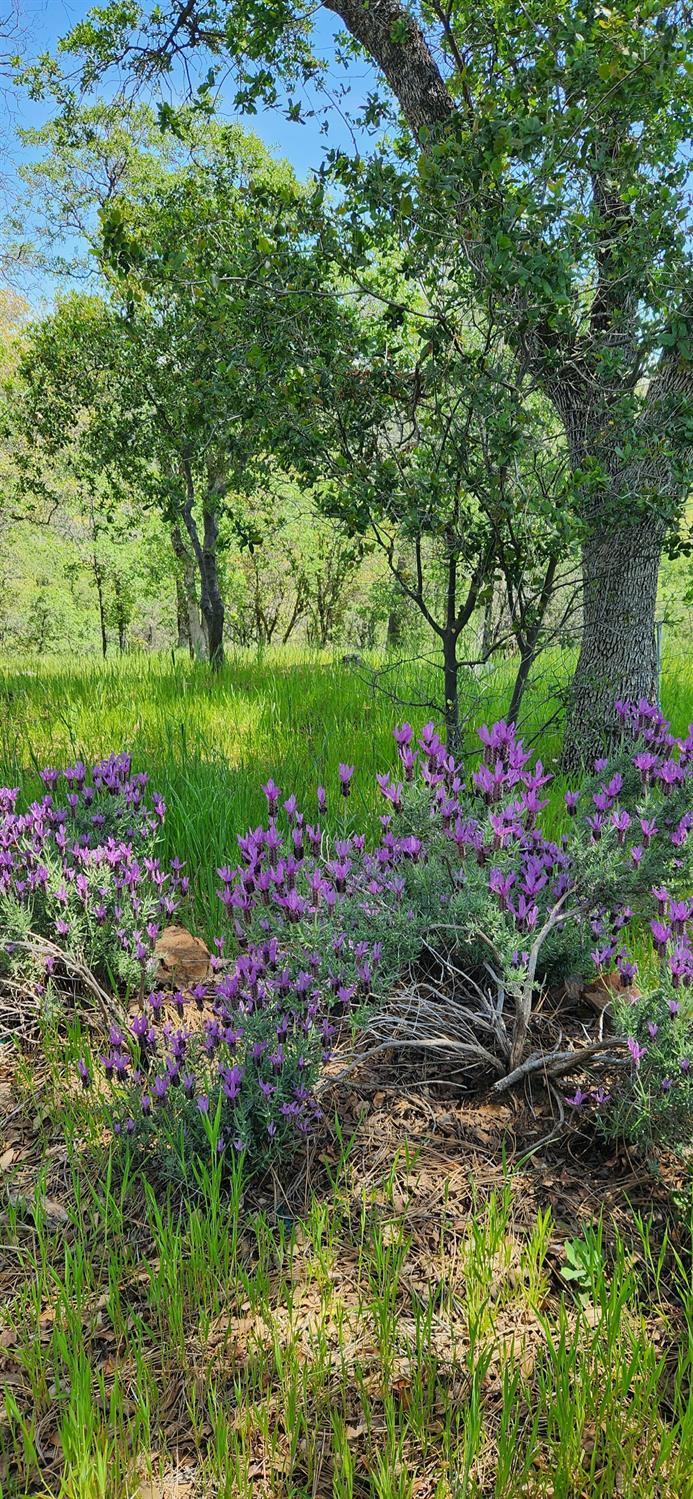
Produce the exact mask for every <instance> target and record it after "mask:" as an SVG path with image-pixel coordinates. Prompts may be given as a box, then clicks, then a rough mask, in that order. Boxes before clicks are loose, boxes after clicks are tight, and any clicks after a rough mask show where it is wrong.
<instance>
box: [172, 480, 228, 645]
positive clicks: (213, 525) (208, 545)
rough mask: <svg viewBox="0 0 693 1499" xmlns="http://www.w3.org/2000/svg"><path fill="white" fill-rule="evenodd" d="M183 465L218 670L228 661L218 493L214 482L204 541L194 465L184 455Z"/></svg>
mask: <svg viewBox="0 0 693 1499" xmlns="http://www.w3.org/2000/svg"><path fill="white" fill-rule="evenodd" d="M182 468H183V477H184V479H185V503H184V505H183V510H182V515H183V520H184V521H185V529H186V531H187V533H188V536H189V538H190V544H191V546H192V549H193V552H194V553H195V561H196V563H197V568H198V572H199V575H200V610H201V612H202V618H203V620H204V623H205V630H206V634H207V649H208V651H209V660H210V664H211V666H212V667H213V668H214V670H215V671H218V670H219V668H220V667H221V666H222V665H223V661H224V601H223V599H222V596H221V589H220V587H219V568H218V561H217V540H218V535H219V522H218V518H217V512H216V504H215V495H214V492H213V486H211V485H210V488H209V489H208V490H207V492H206V494H205V496H204V499H203V501H202V524H203V534H202V541H200V533H199V531H198V529H197V522H196V520H195V515H194V509H193V507H194V504H195V484H194V479H193V473H192V468H191V466H190V463H189V461H188V460H187V459H186V458H183V462H182Z"/></svg>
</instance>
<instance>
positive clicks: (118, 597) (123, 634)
mask: <svg viewBox="0 0 693 1499" xmlns="http://www.w3.org/2000/svg"><path fill="white" fill-rule="evenodd" d="M113 593H114V595H115V616H116V628H117V630H118V650H119V651H120V654H121V656H124V655H125V646H126V644H127V632H128V621H127V610H126V607H125V600H124V598H123V590H122V587H121V583H120V578H119V577H118V574H117V573H116V575H115V577H114V579H113Z"/></svg>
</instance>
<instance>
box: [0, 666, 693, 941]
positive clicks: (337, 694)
mask: <svg viewBox="0 0 693 1499" xmlns="http://www.w3.org/2000/svg"><path fill="white" fill-rule="evenodd" d="M571 664H572V663H571V659H570V658H569V657H567V656H563V657H562V656H559V655H556V656H555V657H552V658H551V659H550V660H549V661H548V663H547V664H546V669H545V671H544V672H543V674H542V678H541V681H540V682H539V683H538V684H537V685H536V686H535V688H534V690H533V692H532V693H530V695H529V696H528V699H527V705H526V709H525V712H524V720H523V732H524V733H525V734H526V736H527V738H529V739H534V737H535V736H536V735H537V734H539V731H540V730H541V727H542V725H544V724H546V723H547V722H549V727H548V728H546V729H545V730H544V732H543V733H541V735H540V737H539V739H538V740H537V743H538V747H539V748H540V750H541V753H542V756H543V758H544V760H545V762H546V763H547V764H549V765H551V764H555V762H556V760H557V757H558V754H559V752H560V693H561V691H562V690H564V689H565V686H566V683H567V681H568V680H569V674H570V668H571ZM379 665H380V667H381V668H382V663H379ZM512 674H513V666H512V663H508V664H507V665H505V666H503V667H502V668H499V669H498V671H496V672H494V673H493V674H492V675H490V676H485V677H476V678H473V677H472V676H471V675H470V676H469V677H468V678H467V679H466V680H465V681H464V683H463V693H462V702H463V711H464V716H465V719H467V720H468V722H469V724H470V726H471V727H470V734H469V744H470V746H471V745H472V744H473V743H474V736H473V734H472V732H471V728H473V727H474V726H475V725H476V724H478V723H480V722H482V721H491V720H492V719H493V718H494V717H497V716H498V715H499V714H502V713H503V711H504V709H505V707H506V706H507V703H508V700H509V695H510V689H511V684H512ZM364 678H365V674H364V673H361V672H359V671H354V669H352V668H349V667H345V666H344V665H343V664H342V661H341V657H340V656H339V655H333V654H327V653H322V654H319V655H318V654H313V655H310V654H307V653H305V652H299V651H294V650H291V649H284V650H276V651H268V652H266V653H264V654H263V655H255V654H252V653H248V652H246V653H242V654H239V655H237V656H234V657H231V658H230V659H229V660H228V661H227V663H226V665H225V667H224V670H223V672H222V673H221V674H220V675H219V676H214V675H213V674H212V673H210V672H209V670H208V669H207V668H205V667H200V666H195V667H194V666H192V665H191V664H190V662H189V661H188V660H187V659H185V658H184V657H182V656H178V657H177V658H176V659H175V661H174V660H173V659H172V657H171V656H170V655H166V656H158V657H157V656H145V655H141V656H132V657H126V658H124V659H123V660H118V659H116V660H114V661H112V662H107V663H106V664H104V663H102V662H101V661H100V660H98V659H96V658H92V659H86V660H85V659H82V660H75V661H72V660H65V659H62V658H56V659H47V660H44V661H37V660H27V661H23V662H16V663H15V662H12V661H9V660H8V661H6V662H5V663H4V664H0V784H5V785H7V784H9V785H16V784H20V785H22V786H23V787H24V788H25V789H26V791H27V792H28V793H31V794H37V793H38V791H39V790H40V789H41V788H40V782H39V781H38V774H37V772H38V769H39V768H40V766H42V765H46V764H49V763H50V764H55V765H62V764H65V763H66V762H67V761H68V760H69V759H71V758H73V757H75V756H77V755H79V756H81V757H82V758H83V759H84V760H85V761H87V762H89V761H92V760H94V759H95V758H97V757H99V756H101V755H105V754H108V753H110V752H111V751H112V750H120V749H129V750H130V751H131V752H132V754H133V756H134V759H135V763H136V765H137V768H138V769H146V770H147V771H149V773H150V775H151V777H152V782H153V784H154V785H155V786H156V787H157V789H159V790H161V791H162V792H163V794H164V796H165V798H166V802H167V805H168V817H167V821H166V827H165V847H164V852H165V854H166V855H168V856H171V855H173V854H174V853H177V854H178V855H179V857H180V858H183V859H185V860H186V861H187V863H188V866H189V869H190V871H191V873H192V877H193V889H194V900H195V917H196V921H197V924H198V925H200V926H201V927H202V929H204V930H205V931H206V933H207V935H211V934H212V932H213V927H214V917H213V914H210V913H213V911H214V905H215V901H214V889H215V887H216V883H217V882H216V878H215V873H214V871H215V868H216V867H217V865H218V864H220V863H222V862H223V861H224V859H226V858H228V857H229V856H230V855H231V854H232V853H233V850H234V849H235V843H236V835H237V833H239V832H242V831H244V830H245V829H246V828H247V827H249V826H251V825H255V824H257V822H259V821H260V819H261V818H262V817H263V816H264V813H265V810H266V806H265V800H264V797H263V795H262V791H261V789H260V788H261V785H262V783H263V781H265V780H266V779H267V777H268V776H269V775H272V776H274V779H275V780H276V781H277V782H278V784H279V785H280V786H281V787H282V789H283V790H284V791H285V792H286V794H287V795H288V794H289V792H290V791H295V792H296V794H297V795H298V796H299V798H300V799H301V800H302V802H303V803H304V805H305V807H306V808H307V810H308V811H309V812H312V811H313V809H314V808H315V801H314V796H315V787H316V786H317V784H318V783H319V782H322V783H323V784H324V785H325V786H326V787H327V790H328V794H329V795H330V796H331V798H332V805H333V806H334V805H335V803H336V801H337V799H338V794H337V784H338V783H337V766H338V764H339V762H340V760H347V761H348V762H349V763H350V764H353V765H356V767H357V776H356V778H355V782H354V792H353V796H354V805H355V806H356V809H357V810H358V809H359V803H360V805H361V810H362V812H363V816H364V819H365V818H368V817H371V818H372V817H373V816H374V815H375V812H376V809H377V808H378V805H379V797H378V793H377V788H376V786H375V774H376V772H377V771H379V770H382V769H384V768H387V766H389V765H390V764H391V762H392V753H393V745H392V727H393V724H394V723H395V722H398V721H401V719H402V718H403V717H409V718H411V719H412V720H413V722H414V723H415V724H420V723H422V722H424V721H425V719H426V718H428V717H430V716H431V710H430V709H429V707H428V704H429V703H430V702H431V701H434V700H435V699H436V696H437V695H439V687H440V684H439V680H438V673H437V672H436V671H435V670H434V668H432V667H431V666H430V664H428V663H425V662H421V663H418V664H417V663H414V664H412V665H405V666H400V667H394V666H393V667H388V668H387V669H386V670H382V671H381V676H380V679H379V680H380V688H379V689H374V688H373V686H372V685H371V684H370V683H369V682H368V681H367V680H365V679H364ZM394 699H399V701H395V700H394ZM663 699H664V707H665V709H666V711H667V713H668V714H670V715H671V718H672V721H673V723H674V727H675V728H676V729H677V730H681V729H683V728H684V727H685V725H686V724H687V723H688V721H689V720H690V719H691V718H693V661H691V659H690V656H689V657H688V659H687V658H686V657H685V656H684V655H683V654H681V655H676V654H672V655H671V656H670V657H669V658H668V660H667V661H666V663H665V671H664V681H663ZM408 704H409V705H412V706H406V705H408ZM417 704H419V705H421V706H416V705H417ZM562 789H563V787H562V783H560V782H558V783H557V784H556V787H555V790H554V805H555V807H556V815H557V816H558V815H560V806H561V799H562Z"/></svg>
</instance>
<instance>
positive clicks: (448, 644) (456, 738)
mask: <svg viewBox="0 0 693 1499" xmlns="http://www.w3.org/2000/svg"><path fill="white" fill-rule="evenodd" d="M441 639H442V646H443V681H444V687H445V742H446V744H447V747H448V749H449V751H450V754H451V755H456V754H457V752H458V750H459V747H460V700H459V693H458V690H457V676H458V671H459V668H458V664H457V639H458V634H457V630H456V629H455V628H454V626H453V627H451V628H450V627H449V628H447V629H446V630H445V631H444V633H443V635H442V637H441Z"/></svg>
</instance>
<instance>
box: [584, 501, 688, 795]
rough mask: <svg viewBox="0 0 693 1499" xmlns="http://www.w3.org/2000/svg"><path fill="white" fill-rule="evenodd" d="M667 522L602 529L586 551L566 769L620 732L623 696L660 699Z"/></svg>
mask: <svg viewBox="0 0 693 1499" xmlns="http://www.w3.org/2000/svg"><path fill="white" fill-rule="evenodd" d="M663 539H664V527H663V525H662V523H661V521H659V520H658V519H657V518H656V517H652V516H650V517H648V518H646V519H645V520H644V521H643V522H642V523H641V524H640V525H637V526H636V525H628V524H627V523H626V525H624V527H623V528H622V530H620V531H616V530H615V529H613V528H612V527H609V528H608V529H606V530H602V529H595V532H594V535H593V536H592V537H590V538H589V539H588V540H587V541H586V542H585V544H584V546H583V549H582V609H583V629H582V645H581V648H580V655H579V658H578V664H577V667H576V670H575V676H574V678H573V688H572V695H571V703H570V710H569V714H568V727H567V731H566V743H565V749H564V754H563V767H564V769H565V770H575V769H578V768H579V766H580V765H581V764H583V763H584V762H585V761H588V762H591V761H593V760H594V759H595V758H596V756H597V755H600V754H602V753H603V752H604V750H605V749H608V748H609V742H610V741H615V740H616V738H617V737H618V735H619V732H620V728H619V723H618V720H617V717H616V713H615V711H614V703H615V701H616V699H617V698H625V699H629V700H630V701H637V699H638V698H639V697H646V698H649V700H650V701H653V700H654V699H655V697H656V692H657V656H656V649H655V634H654V619H655V609H656V604H657V581H658V577H659V561H660V556H661V551H662V542H663Z"/></svg>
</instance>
